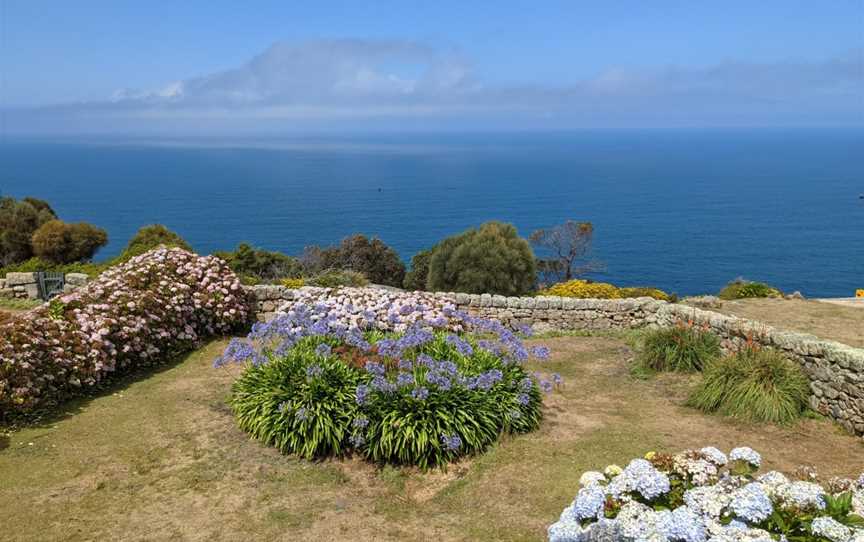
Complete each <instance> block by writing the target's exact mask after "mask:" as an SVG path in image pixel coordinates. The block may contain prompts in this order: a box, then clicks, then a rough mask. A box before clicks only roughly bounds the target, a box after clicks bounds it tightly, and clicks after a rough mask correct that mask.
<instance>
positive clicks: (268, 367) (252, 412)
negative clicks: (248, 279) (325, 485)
mask: <svg viewBox="0 0 864 542" xmlns="http://www.w3.org/2000/svg"><path fill="white" fill-rule="evenodd" d="M316 345H317V341H315V340H306V341H303V342H302V343H301V344H298V345H297V346H295V347H294V348H292V349H291V350H290V351H289V352H288V353H287V354H286V355H285V356H283V357H279V358H274V359H272V360H271V361H270V362H268V363H265V364H262V365H258V366H254V365H250V366H249V367H248V368H247V370H246V371H244V372H243V374H242V376H241V377H240V378H239V379H238V380H237V381H236V382H235V383H234V386H233V387H232V395H231V399H230V405H231V408H232V409H233V410H234V415H235V417H236V419H237V424H238V425H239V426H240V428H241V429H242V430H244V431H246V432H248V433H249V434H250V435H252V436H253V437H254V438H256V439H259V440H261V441H262V442H264V443H266V444H269V445H272V446H275V447H277V448H279V450H281V451H282V452H283V453H293V454H298V455H300V456H302V457H305V458H308V459H311V458H315V457H323V456H329V455H340V454H342V453H343V452H344V451H345V449H346V447H347V442H348V436H349V435H350V432H351V423H352V422H353V420H354V419H355V418H356V417H357V401H356V396H355V390H356V389H357V384H358V383H359V381H360V373H359V372H358V371H356V370H353V369H351V368H350V367H348V366H347V365H345V364H343V363H341V362H339V360H338V359H337V358H335V357H326V358H325V357H322V356H318V355H317V354H316V353H315V346H316ZM313 364H315V365H317V366H318V367H320V368H321V374H320V376H318V377H317V378H308V375H307V372H306V371H307V368H308V367H310V366H311V365H313Z"/></svg>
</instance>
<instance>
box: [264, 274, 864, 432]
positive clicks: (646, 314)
mask: <svg viewBox="0 0 864 542" xmlns="http://www.w3.org/2000/svg"><path fill="white" fill-rule="evenodd" d="M249 290H250V292H251V294H252V298H253V299H254V300H255V308H254V311H253V312H254V314H255V315H256V317H257V318H258V319H259V320H261V321H266V320H269V319H271V318H272V317H274V316H275V315H276V312H277V311H278V310H279V308H280V307H281V306H282V305H284V304H285V303H286V302H290V301H293V299H294V290H290V289H288V288H285V287H282V286H254V287H250V288H249ZM435 295H436V297H438V298H440V299H441V302H442V303H446V302H449V303H453V304H454V305H456V307H457V308H458V309H460V310H465V311H467V312H469V313H471V314H474V315H478V316H483V317H486V318H494V319H497V320H499V321H501V322H502V323H504V324H507V325H510V326H516V325H520V324H527V325H530V326H531V327H532V328H534V329H535V330H536V331H539V332H544V331H554V330H559V331H574V330H608V329H631V328H640V327H651V326H660V327H668V326H672V325H676V324H678V323H680V322H682V321H684V322H688V321H689V322H692V323H693V324H694V325H698V326H706V327H707V328H708V329H710V330H711V331H713V332H714V333H716V334H717V335H718V336H719V337H720V338H721V339H722V343H723V348H724V349H725V350H726V351H735V350H737V349H739V348H740V347H741V346H742V345H743V344H744V343H745V342H746V341H748V340H751V341H753V342H755V343H757V344H760V345H763V346H767V347H771V348H774V349H777V350H780V351H782V352H784V353H785V354H786V355H788V356H789V357H790V358H791V359H794V360H796V361H797V362H798V363H800V364H801V367H802V368H803V369H804V371H805V372H806V373H807V375H808V376H809V378H810V381H811V382H810V389H811V392H812V395H811V396H810V403H811V406H812V407H813V409H814V410H816V411H818V412H821V413H822V414H825V415H827V416H830V417H831V418H833V419H835V420H836V421H837V422H839V423H840V424H841V425H842V426H843V427H845V428H846V429H847V430H849V431H851V432H854V433H856V434H859V435H864V349H861V348H852V347H851V346H847V345H845V344H841V343H838V342H834V341H826V340H822V339H820V338H818V337H815V336H813V335H807V334H803V333H794V332H789V331H782V330H779V329H775V328H773V327H771V326H768V325H766V324H763V323H761V322H756V321H753V320H746V319H744V318H737V317H735V316H727V315H724V314H720V313H716V312H712V311H708V310H702V309H698V308H694V307H690V306H686V305H679V304H672V303H667V302H665V301H657V300H654V299H650V298H637V299H573V298H566V297H543V296H541V297H504V296H495V295H489V294H482V295H475V294H470V295H469V294H454V293H439V294H435Z"/></svg>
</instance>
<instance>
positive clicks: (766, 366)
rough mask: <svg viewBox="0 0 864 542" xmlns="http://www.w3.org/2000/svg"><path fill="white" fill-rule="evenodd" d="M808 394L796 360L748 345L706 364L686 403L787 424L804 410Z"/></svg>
mask: <svg viewBox="0 0 864 542" xmlns="http://www.w3.org/2000/svg"><path fill="white" fill-rule="evenodd" d="M809 396H810V384H809V380H808V378H807V376H806V375H805V374H804V372H803V371H802V370H801V368H800V367H799V366H798V364H797V363H795V362H794V361H791V360H789V359H788V358H786V357H785V356H784V355H783V354H781V353H780V352H777V351H776V350H771V349H764V348H758V347H756V346H754V345H750V346H748V347H746V348H744V349H742V350H741V351H740V352H738V353H736V354H734V355H732V356H727V357H724V358H722V359H719V360H716V361H714V362H712V363H710V364H709V365H708V367H707V368H706V369H705V372H704V375H703V378H702V382H701V383H700V384H699V386H698V387H697V388H696V389H695V390H694V391H693V393H692V394H691V395H690V398H689V399H688V405H690V406H692V407H695V408H698V409H699V410H702V411H703V412H716V413H719V414H722V415H725V416H732V417H734V418H739V419H744V420H749V421H756V422H770V423H789V422H792V421H794V420H796V419H798V418H800V417H801V415H802V414H803V413H804V412H805V411H806V409H807V399H808V397H809Z"/></svg>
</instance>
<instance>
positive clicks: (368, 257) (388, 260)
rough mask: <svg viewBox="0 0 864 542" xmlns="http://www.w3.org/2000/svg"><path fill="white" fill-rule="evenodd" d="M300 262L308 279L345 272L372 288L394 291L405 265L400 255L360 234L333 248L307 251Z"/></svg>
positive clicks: (379, 242) (306, 249)
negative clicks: (328, 272) (361, 277)
mask: <svg viewBox="0 0 864 542" xmlns="http://www.w3.org/2000/svg"><path fill="white" fill-rule="evenodd" d="M301 261H302V263H303V267H304V270H305V272H306V273H307V274H309V275H315V274H318V273H321V272H322V271H325V270H327V269H342V270H346V269H347V270H351V271H356V272H358V273H362V274H363V275H364V276H365V277H366V278H367V279H368V280H369V281H370V282H373V283H375V284H385V285H387V286H396V287H401V286H402V281H403V280H404V279H405V264H404V263H403V262H402V260H401V259H400V258H399V254H397V253H396V251H395V250H393V249H392V248H390V247H389V246H387V244H386V243H384V241H382V240H380V239H378V238H377V237H373V238H371V239H369V238H368V237H366V236H365V235H362V234H359V233H358V234H354V235H352V236H350V237H346V238H345V239H343V240H342V242H341V243H340V244H339V245H337V246H334V247H327V248H321V247H318V246H310V247H306V248H305V249H304V250H303V256H302V257H301Z"/></svg>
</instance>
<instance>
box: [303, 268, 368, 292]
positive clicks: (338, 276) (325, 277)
mask: <svg viewBox="0 0 864 542" xmlns="http://www.w3.org/2000/svg"><path fill="white" fill-rule="evenodd" d="M303 281H304V285H305V286H318V287H319V288H341V287H343V286H366V285H368V284H369V281H368V280H366V277H364V276H363V274H362V273H358V272H356V271H346V270H338V269H328V270H326V271H323V272H321V273H318V274H317V275H315V276H313V277H306V278H304V279H303Z"/></svg>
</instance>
